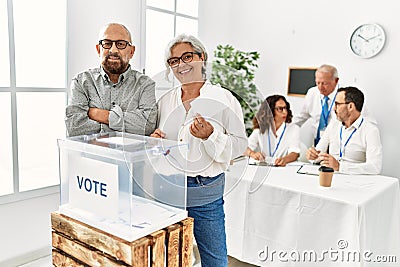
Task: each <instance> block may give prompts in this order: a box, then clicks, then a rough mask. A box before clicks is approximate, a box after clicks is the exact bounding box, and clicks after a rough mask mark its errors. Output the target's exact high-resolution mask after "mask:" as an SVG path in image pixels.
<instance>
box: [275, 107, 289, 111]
mask: <svg viewBox="0 0 400 267" xmlns="http://www.w3.org/2000/svg"><path fill="white" fill-rule="evenodd" d="M275 110H276V111H278V112H283V110H286V111H287V107H275Z"/></svg>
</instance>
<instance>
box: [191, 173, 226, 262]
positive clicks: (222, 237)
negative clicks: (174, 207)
mask: <svg viewBox="0 0 400 267" xmlns="http://www.w3.org/2000/svg"><path fill="white" fill-rule="evenodd" d="M224 185H225V174H224V173H221V174H219V175H217V176H215V177H202V176H196V177H188V181H187V186H188V197H187V198H188V207H187V210H188V214H189V216H190V217H192V218H193V219H194V237H195V238H196V242H197V246H198V248H199V253H200V258H201V266H202V267H226V266H228V255H227V250H226V233H225V212H224V200H223V198H222V196H223V193H224ZM207 198H208V200H209V201H206V199H207ZM193 200H194V201H193ZM196 204H201V205H196Z"/></svg>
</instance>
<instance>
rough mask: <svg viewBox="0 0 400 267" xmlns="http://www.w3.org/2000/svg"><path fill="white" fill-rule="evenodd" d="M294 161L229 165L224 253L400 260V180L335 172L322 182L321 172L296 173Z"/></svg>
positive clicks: (332, 262)
mask: <svg viewBox="0 0 400 267" xmlns="http://www.w3.org/2000/svg"><path fill="white" fill-rule="evenodd" d="M298 168H299V165H292V166H287V167H264V166H259V167H256V166H249V165H247V160H242V161H239V162H235V163H234V165H233V166H231V167H230V170H229V171H228V172H227V173H226V174H227V175H226V188H225V213H226V231H227V245H228V254H229V255H231V256H233V257H235V258H237V259H239V260H241V261H245V262H249V263H252V264H255V265H261V266H324V267H325V266H335V267H336V266H368V267H369V266H393V267H394V266H399V264H400V194H399V181H398V179H396V178H390V177H385V176H378V175H343V174H338V173H335V174H334V177H333V181H332V187H331V188H322V187H320V186H319V182H318V179H319V178H318V176H313V175H305V174H297V173H296V171H297V170H298ZM257 187H258V188H257ZM255 189H256V190H255ZM274 251H275V252H274ZM335 251H336V252H335ZM262 252H264V253H262ZM369 252H371V253H369ZM279 253H280V254H279ZM285 253H286V254H285ZM364 253H366V254H364ZM311 254H312V255H311ZM267 255H268V257H267ZM304 255H305V256H306V258H305V259H304V257H303V256H304ZM358 255H360V259H361V260H360V262H359V261H358ZM364 255H365V256H364ZM348 256H350V260H348ZM378 256H384V257H380V258H378ZM390 256H393V257H390ZM272 257H273V258H272ZM298 257H300V258H298ZM354 257H355V258H354ZM364 257H365V259H367V260H369V259H370V260H371V262H366V261H364V260H363V258H364ZM394 257H396V258H394ZM310 259H311V262H312V263H310ZM354 259H355V260H354ZM374 260H381V261H382V260H386V261H394V260H396V261H397V263H385V264H382V263H379V264H378V263H376V262H373V261H374ZM314 261H317V262H314Z"/></svg>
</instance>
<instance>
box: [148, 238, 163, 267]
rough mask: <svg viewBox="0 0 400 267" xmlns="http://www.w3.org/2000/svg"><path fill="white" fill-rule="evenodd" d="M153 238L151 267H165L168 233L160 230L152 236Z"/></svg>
mask: <svg viewBox="0 0 400 267" xmlns="http://www.w3.org/2000/svg"><path fill="white" fill-rule="evenodd" d="M150 236H151V237H152V242H151V249H150V253H151V266H152V267H163V266H164V262H165V256H164V255H165V236H166V231H164V230H159V231H156V232H154V233H152V234H151V235H150Z"/></svg>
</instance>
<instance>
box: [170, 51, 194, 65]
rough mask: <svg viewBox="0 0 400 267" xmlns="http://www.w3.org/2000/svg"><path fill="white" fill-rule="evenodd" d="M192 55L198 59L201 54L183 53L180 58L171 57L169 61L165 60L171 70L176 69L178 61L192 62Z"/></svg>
mask: <svg viewBox="0 0 400 267" xmlns="http://www.w3.org/2000/svg"><path fill="white" fill-rule="evenodd" d="M193 54H196V55H198V56H199V57H200V56H201V53H199V52H185V53H183V54H182V56H180V57H171V58H170V59H168V60H167V63H168V65H169V66H170V67H171V68H176V67H178V65H179V61H180V60H182V61H183V63H189V62H192V60H193Z"/></svg>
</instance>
